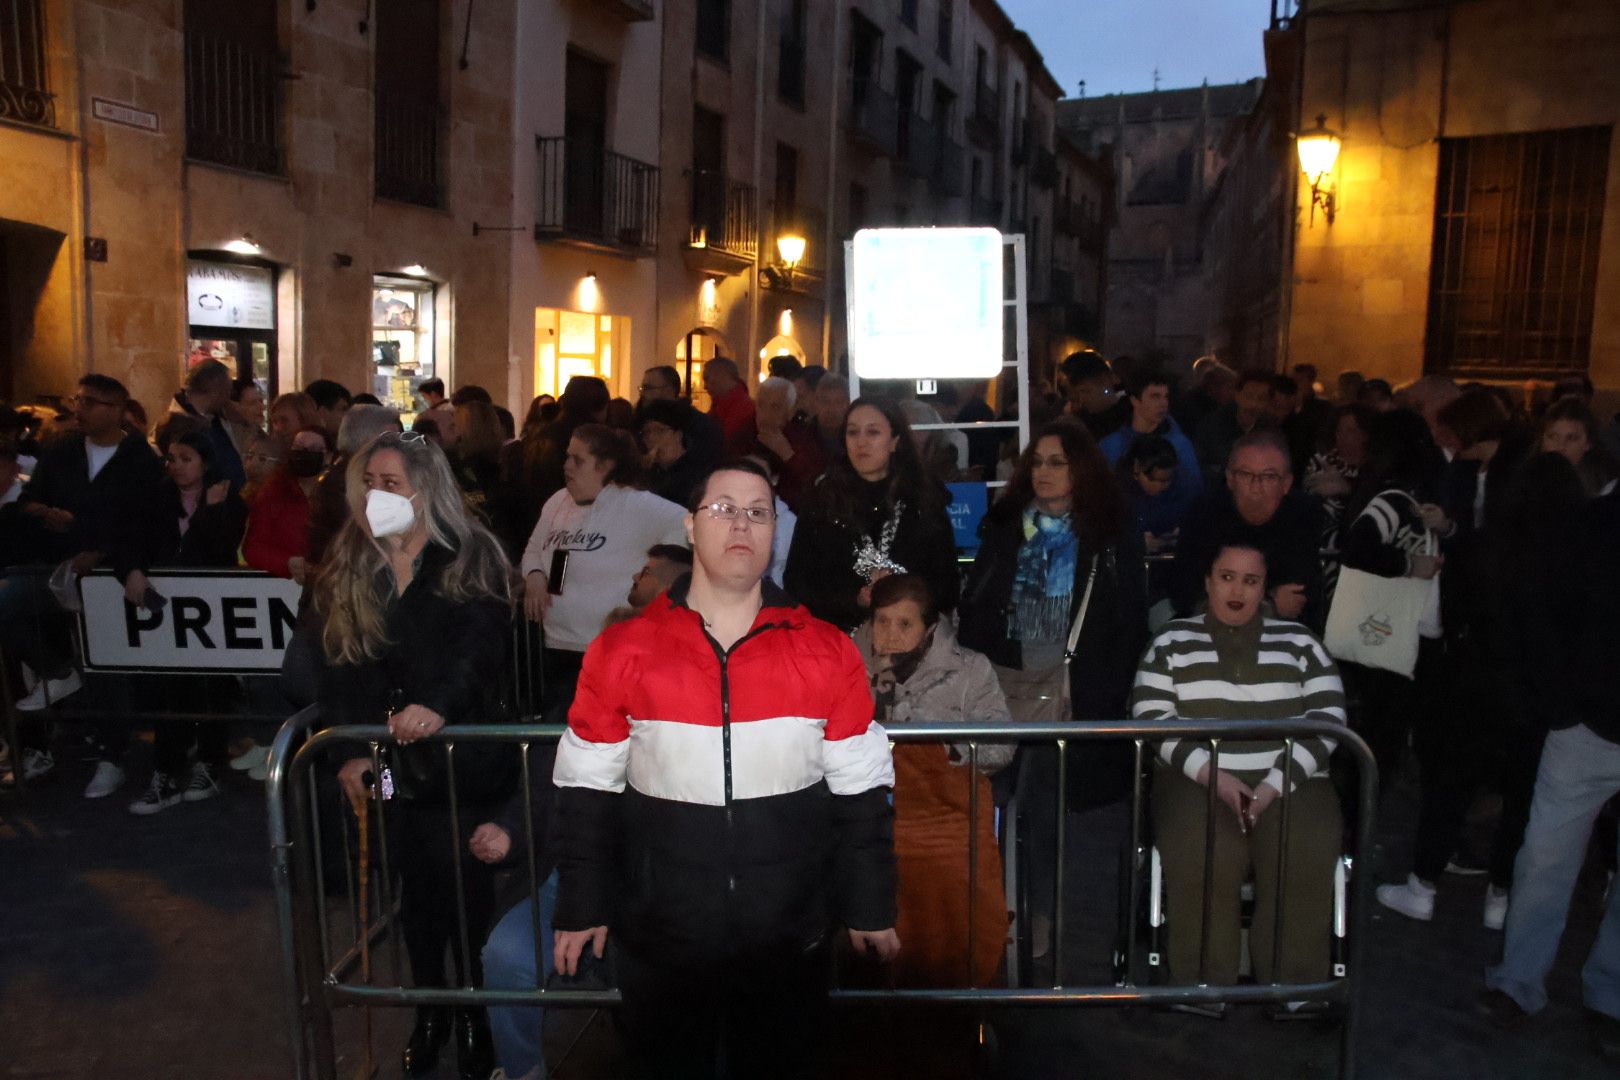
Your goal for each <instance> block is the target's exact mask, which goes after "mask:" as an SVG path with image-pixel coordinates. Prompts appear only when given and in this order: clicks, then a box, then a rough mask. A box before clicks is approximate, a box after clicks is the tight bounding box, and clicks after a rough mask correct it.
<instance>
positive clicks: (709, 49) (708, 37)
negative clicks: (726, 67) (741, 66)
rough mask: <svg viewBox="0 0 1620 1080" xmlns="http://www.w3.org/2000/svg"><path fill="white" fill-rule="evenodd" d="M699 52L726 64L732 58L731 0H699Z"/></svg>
mask: <svg viewBox="0 0 1620 1080" xmlns="http://www.w3.org/2000/svg"><path fill="white" fill-rule="evenodd" d="M697 51H698V55H700V56H707V57H708V58H709V59H711V60H718V61H720V62H721V63H722V64H724V63H726V62H727V61H728V60H729V59H730V56H731V0H697Z"/></svg>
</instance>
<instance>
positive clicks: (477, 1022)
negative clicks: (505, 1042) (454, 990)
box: [456, 1009, 495, 1080]
mask: <svg viewBox="0 0 1620 1080" xmlns="http://www.w3.org/2000/svg"><path fill="white" fill-rule="evenodd" d="M456 1067H457V1068H458V1069H459V1070H460V1072H461V1080H489V1074H490V1073H492V1072H494V1071H495V1042H494V1040H493V1039H492V1038H491V1037H490V1033H489V1016H488V1015H487V1014H486V1013H485V1012H484V1010H483V1009H457V1010H456Z"/></svg>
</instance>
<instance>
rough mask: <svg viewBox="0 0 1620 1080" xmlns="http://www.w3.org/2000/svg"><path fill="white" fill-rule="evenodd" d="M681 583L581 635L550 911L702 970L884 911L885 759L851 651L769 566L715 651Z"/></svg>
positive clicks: (860, 923) (557, 775) (889, 856)
mask: <svg viewBox="0 0 1620 1080" xmlns="http://www.w3.org/2000/svg"><path fill="white" fill-rule="evenodd" d="M689 582H690V576H688V577H686V578H682V579H681V580H680V581H677V582H676V584H675V586H674V587H673V588H672V589H671V590H670V591H669V592H668V593H666V594H664V595H662V596H660V597H659V598H658V599H656V600H654V601H653V602H652V604H651V605H650V606H649V607H648V608H647V609H646V610H645V611H644V612H643V613H642V614H641V615H639V616H637V617H636V618H633V619H630V620H628V621H626V622H622V623H619V624H618V625H616V626H612V627H609V628H608V629H607V630H605V631H603V632H602V634H601V636H599V637H598V638H597V639H596V640H595V641H594V642H592V643H591V645H590V648H589V649H587V650H586V653H585V662H584V667H583V669H582V670H581V672H580V677H579V684H578V692H577V694H576V696H575V698H574V704H573V706H572V708H571V709H570V710H569V714H568V731H567V733H565V734H564V736H563V738H562V740H561V742H560V744H559V745H558V748H557V764H556V769H555V772H554V773H553V779H554V780H555V782H556V784H557V787H558V788H559V789H560V790H559V792H558V798H557V806H556V812H555V813H554V814H553V816H552V822H551V835H552V846H553V853H554V854H555V856H556V860H557V870H558V898H557V914H556V920H555V924H554V925H555V926H556V928H557V929H559V930H583V929H588V928H590V927H593V926H602V925H606V926H608V927H609V928H610V929H611V931H612V933H613V935H614V937H615V939H616V940H618V941H620V942H622V943H625V944H626V945H628V946H629V947H630V948H631V949H632V950H635V951H637V952H639V953H640V954H642V955H647V956H656V957H658V958H660V959H661V960H662V961H663V962H666V963H676V964H691V965H695V966H699V967H702V968H706V969H709V968H713V967H714V966H715V965H716V964H717V963H722V962H723V960H724V958H725V957H727V956H730V955H735V954H736V953H738V952H748V951H754V952H759V951H771V950H781V949H793V950H798V949H804V948H810V947H814V946H815V945H816V944H817V943H819V942H820V941H821V940H822V938H823V937H824V935H825V934H826V933H827V931H828V929H829V927H830V925H831V924H832V922H833V921H834V920H837V921H839V922H842V923H843V924H844V925H846V926H849V927H852V928H854V929H860V930H881V929H886V928H888V927H891V926H893V925H894V920H895V885H896V882H895V865H894V832H893V811H892V810H891V808H890V805H889V797H888V796H889V789H890V788H891V787H892V786H893V784H894V764H893V760H892V758H891V757H890V754H889V743H888V740H887V738H885V737H884V734H883V729H882V728H881V727H879V726H878V725H876V724H874V723H872V695H871V691H870V690H869V689H868V687H867V680H866V669H865V666H864V665H863V664H862V663H861V658H860V655H859V654H858V653H857V652H856V651H855V647H854V645H852V644H851V643H850V641H849V639H848V638H847V637H845V636H844V635H843V634H841V633H839V632H838V631H837V630H836V629H835V628H834V627H832V626H829V625H828V624H826V623H824V622H821V621H820V620H818V619H816V618H814V617H812V616H811V615H810V613H809V612H807V611H806V610H805V609H804V608H802V607H800V606H798V605H796V604H793V603H792V602H791V601H789V600H788V599H787V597H786V596H785V595H784V594H783V593H782V592H781V590H779V589H777V588H776V587H775V586H774V585H772V584H771V583H770V582H769V581H767V582H765V584H764V589H765V597H764V606H763V607H761V609H760V612H759V615H758V616H757V617H756V618H755V620H754V624H753V626H752V628H751V629H750V630H749V632H748V633H747V634H745V635H744V636H743V637H742V638H741V639H739V640H738V641H737V642H736V643H735V644H733V645H732V646H731V648H730V649H729V650H722V649H721V648H720V645H719V643H718V642H716V641H715V640H714V638H712V637H711V636H709V634H708V633H707V632H706V631H705V629H704V627H703V620H702V618H701V617H700V616H699V615H698V613H697V612H696V611H694V610H692V609H691V608H690V607H688V606H687V605H686V590H687V586H688V584H689Z"/></svg>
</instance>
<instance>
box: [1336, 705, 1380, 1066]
mask: <svg viewBox="0 0 1620 1080" xmlns="http://www.w3.org/2000/svg"><path fill="white" fill-rule="evenodd" d="M1339 739H1340V745H1341V746H1342V745H1345V744H1346V743H1348V744H1349V746H1350V748H1351V752H1352V753H1354V755H1355V757H1356V766H1357V772H1358V773H1359V775H1360V777H1361V791H1360V795H1361V800H1360V801H1361V806H1360V810H1359V812H1358V813H1357V815H1356V821H1357V824H1356V856H1355V861H1356V865H1355V866H1353V867H1352V868H1351V875H1352V876H1351V882H1350V886H1351V889H1350V891H1351V893H1352V894H1353V895H1352V896H1350V897H1349V898H1348V899H1349V903H1350V945H1349V950H1348V955H1347V957H1346V963H1347V964H1348V965H1349V968H1348V971H1349V983H1350V985H1349V986H1347V987H1345V1000H1344V1006H1345V1008H1344V1026H1343V1030H1342V1031H1341V1033H1340V1037H1341V1039H1342V1042H1341V1043H1340V1049H1339V1075H1340V1076H1341V1077H1344V1078H1345V1080H1349V1078H1351V1077H1354V1076H1355V1075H1356V1036H1357V1033H1358V1029H1359V1028H1360V1026H1361V1007H1360V1006H1361V993H1362V988H1361V983H1362V970H1363V968H1364V965H1363V963H1362V961H1363V959H1364V958H1365V956H1366V952H1365V948H1364V945H1365V942H1366V940H1367V923H1368V920H1369V919H1370V918H1371V912H1370V910H1369V909H1370V908H1371V905H1372V875H1371V874H1369V873H1367V868H1368V867H1369V866H1370V865H1372V849H1373V836H1374V828H1375V824H1376V819H1377V815H1378V763H1377V762H1376V761H1375V760H1373V756H1372V751H1371V750H1369V749H1368V748H1367V744H1366V743H1365V742H1364V741H1362V739H1361V737H1360V736H1359V735H1356V734H1354V733H1353V732H1350V731H1348V730H1347V731H1346V732H1345V733H1344V734H1343V735H1341V736H1339Z"/></svg>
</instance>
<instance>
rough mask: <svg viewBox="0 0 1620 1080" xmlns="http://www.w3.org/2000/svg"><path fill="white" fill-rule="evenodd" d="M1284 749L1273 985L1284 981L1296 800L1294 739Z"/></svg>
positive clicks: (1273, 911) (1273, 901) (1273, 908)
mask: <svg viewBox="0 0 1620 1080" xmlns="http://www.w3.org/2000/svg"><path fill="white" fill-rule="evenodd" d="M1283 751H1284V755H1283V767H1282V794H1281V795H1280V796H1278V798H1279V799H1281V801H1282V822H1281V824H1280V825H1279V826H1278V833H1279V835H1278V839H1277V885H1276V888H1275V889H1274V890H1273V893H1274V895H1273V896H1272V898H1271V918H1272V923H1271V983H1272V985H1273V986H1275V985H1277V984H1278V983H1280V982H1282V981H1283V980H1281V979H1279V978H1278V977H1277V975H1278V973H1279V972H1280V971H1282V942H1283V914H1284V911H1283V893H1285V892H1287V891H1288V890H1287V888H1286V887H1285V886H1284V882H1286V881H1287V880H1288V877H1287V875H1288V814H1289V810H1290V807H1291V804H1292V803H1293V801H1294V800H1293V798H1292V792H1290V791H1289V787H1290V785H1289V783H1288V766H1289V765H1290V764H1292V763H1293V760H1294V740H1293V739H1291V738H1289V739H1284V740H1283Z"/></svg>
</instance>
